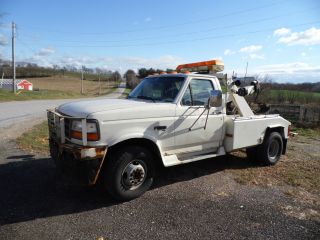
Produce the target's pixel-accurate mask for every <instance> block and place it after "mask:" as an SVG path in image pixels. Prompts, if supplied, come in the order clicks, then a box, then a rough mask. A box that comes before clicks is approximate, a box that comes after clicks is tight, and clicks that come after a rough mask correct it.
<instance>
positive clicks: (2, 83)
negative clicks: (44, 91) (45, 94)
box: [0, 79, 33, 91]
mask: <svg viewBox="0 0 320 240" xmlns="http://www.w3.org/2000/svg"><path fill="white" fill-rule="evenodd" d="M0 88H2V89H6V90H12V79H0ZM16 89H17V90H28V91H32V89H33V84H32V83H31V82H29V81H27V80H25V79H16Z"/></svg>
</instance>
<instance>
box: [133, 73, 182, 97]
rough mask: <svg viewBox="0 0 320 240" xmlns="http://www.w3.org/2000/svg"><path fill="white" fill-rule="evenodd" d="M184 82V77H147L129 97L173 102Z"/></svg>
mask: <svg viewBox="0 0 320 240" xmlns="http://www.w3.org/2000/svg"><path fill="white" fill-rule="evenodd" d="M183 82H184V77H151V78H145V79H144V80H143V81H142V82H141V83H140V84H139V85H138V86H137V87H136V88H135V89H134V90H133V91H132V92H131V93H130V95H129V96H128V98H137V99H146V100H151V101H154V102H155V101H162V102H173V101H174V99H175V98H176V96H177V95H178V92H179V91H180V89H181V87H182V85H183Z"/></svg>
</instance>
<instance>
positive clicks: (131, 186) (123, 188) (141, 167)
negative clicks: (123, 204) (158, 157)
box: [104, 146, 155, 201]
mask: <svg viewBox="0 0 320 240" xmlns="http://www.w3.org/2000/svg"><path fill="white" fill-rule="evenodd" d="M154 175H155V165H154V156H153V155H152V154H151V152H150V151H149V150H147V149H146V148H144V147H140V146H127V147H123V148H120V149H118V150H117V151H116V152H114V153H111V156H110V158H109V159H108V162H107V164H106V168H105V177H104V184H105V187H106V189H107V191H108V192H109V193H110V195H111V196H112V197H113V198H115V199H117V200H120V201H129V200H131V199H134V198H137V197H139V196H141V195H142V194H144V193H145V192H146V191H147V190H148V189H149V188H150V187H151V185H152V183H153V180H154Z"/></svg>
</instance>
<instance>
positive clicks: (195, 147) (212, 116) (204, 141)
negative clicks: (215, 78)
mask: <svg viewBox="0 0 320 240" xmlns="http://www.w3.org/2000/svg"><path fill="white" fill-rule="evenodd" d="M211 90H214V85H213V82H212V80H210V79H205V78H192V79H191V80H190V82H189V85H188V88H187V89H186V90H185V92H184V95H183V97H182V99H181V101H180V104H177V108H176V119H175V150H174V151H175V152H174V154H177V155H179V154H185V153H192V154H193V153H194V155H197V154H201V153H209V152H215V151H217V149H218V148H219V147H220V146H221V144H222V132H223V129H222V128H223V119H224V118H223V114H222V106H221V107H217V108H216V107H212V108H210V109H209V115H208V120H207V124H206V118H207V113H208V110H206V111H204V110H205V105H206V104H207V102H208V99H209V97H210V91H211ZM202 112H204V113H203V114H202V116H201V117H200V118H199V120H198V121H197V122H196V123H195V121H196V120H197V118H198V117H199V116H200V115H201V113H202ZM194 123H195V124H194ZM193 124H194V126H193V127H191V126H192V125H193Z"/></svg>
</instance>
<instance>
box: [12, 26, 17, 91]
mask: <svg viewBox="0 0 320 240" xmlns="http://www.w3.org/2000/svg"><path fill="white" fill-rule="evenodd" d="M15 41H16V24H15V23H14V22H12V91H13V93H14V94H15V93H16V63H15V59H14V51H15Z"/></svg>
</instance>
